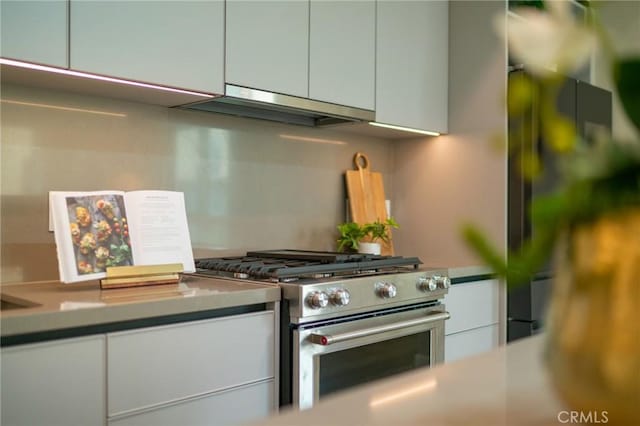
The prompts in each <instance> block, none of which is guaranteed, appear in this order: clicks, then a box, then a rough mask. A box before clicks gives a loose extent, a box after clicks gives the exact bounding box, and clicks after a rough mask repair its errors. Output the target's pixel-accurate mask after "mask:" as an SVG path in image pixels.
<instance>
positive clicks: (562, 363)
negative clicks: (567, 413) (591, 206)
mask: <svg viewBox="0 0 640 426" xmlns="http://www.w3.org/2000/svg"><path fill="white" fill-rule="evenodd" d="M557 254H558V256H557V259H558V262H557V264H556V277H555V278H554V286H553V291H552V297H551V301H550V306H549V310H548V319H547V330H548V333H547V342H546V348H545V356H546V362H547V366H548V369H549V372H550V374H551V381H552V383H553V386H554V387H555V389H556V391H557V392H558V394H559V396H560V398H561V399H562V400H563V401H564V402H565V404H566V405H567V407H568V408H569V409H570V410H571V411H572V412H577V414H576V418H579V419H581V421H582V422H585V423H609V424H621V425H631V424H635V425H640V316H639V315H640V208H634V209H627V210H621V211H616V212H612V213H609V214H607V215H605V216H603V217H601V218H599V219H598V220H596V221H594V222H590V223H587V224H583V225H580V226H577V227H575V228H574V229H573V230H571V232H569V233H568V234H567V235H566V238H564V239H563V242H562V243H561V245H560V246H559V247H558V253H557Z"/></svg>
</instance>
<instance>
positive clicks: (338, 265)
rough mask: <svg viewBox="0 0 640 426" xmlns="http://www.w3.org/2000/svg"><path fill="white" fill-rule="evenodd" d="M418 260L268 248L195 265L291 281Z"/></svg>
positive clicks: (413, 264) (408, 265)
mask: <svg viewBox="0 0 640 426" xmlns="http://www.w3.org/2000/svg"><path fill="white" fill-rule="evenodd" d="M421 263H422V262H421V261H420V259H418V258H417V257H401V256H380V255H372V254H359V253H354V254H350V253H333V252H318V251H304V250H269V251H252V252H247V255H246V256H233V257H220V258H204V259H197V260H196V268H197V269H198V270H199V272H201V273H206V274H208V275H216V274H219V275H223V276H227V275H228V276H232V277H234V278H240V279H250V278H255V279H269V280H272V281H286V282H290V281H295V280H298V279H301V278H314V279H322V278H329V277H333V276H343V275H363V274H375V273H392V272H398V271H402V270H406V269H417V268H418V266H419V265H420V264H421Z"/></svg>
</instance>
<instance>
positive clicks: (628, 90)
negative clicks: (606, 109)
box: [613, 57, 640, 131]
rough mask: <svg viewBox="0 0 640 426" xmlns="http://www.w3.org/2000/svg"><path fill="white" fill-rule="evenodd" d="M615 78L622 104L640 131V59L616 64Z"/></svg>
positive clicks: (621, 60) (625, 60)
mask: <svg viewBox="0 0 640 426" xmlns="http://www.w3.org/2000/svg"><path fill="white" fill-rule="evenodd" d="M613 76H614V80H615V84H616V89H617V91H618V95H619V96H620V102H621V103H622V106H623V107H624V110H625V112H626V113H627V116H628V117H629V119H630V120H631V121H632V122H633V124H634V125H635V126H636V129H638V130H639V131H640V58H638V57H632V58H623V59H619V60H618V61H616V62H615V63H614V70H613Z"/></svg>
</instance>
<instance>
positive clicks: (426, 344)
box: [319, 332, 431, 397]
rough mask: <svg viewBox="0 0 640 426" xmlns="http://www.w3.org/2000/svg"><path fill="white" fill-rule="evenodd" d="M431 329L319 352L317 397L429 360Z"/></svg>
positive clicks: (399, 371)
mask: <svg viewBox="0 0 640 426" xmlns="http://www.w3.org/2000/svg"><path fill="white" fill-rule="evenodd" d="M430 341H431V334H430V332H424V333H418V334H412V335H409V336H404V337H399V338H397V339H391V340H385V341H383V342H378V343H372V344H370V345H365V346H359V347H356V348H352V349H347V350H344V351H338V352H332V353H328V354H324V355H321V356H320V360H319V361H320V369H319V370H320V371H319V374H320V397H322V396H324V395H328V394H330V393H332V392H336V391H340V390H344V389H348V388H350V387H353V386H356V385H359V384H363V383H367V382H370V381H372V380H377V379H382V378H384V377H388V376H392V375H394V374H398V373H403V372H405V371H409V370H413V369H415V368H418V367H425V366H429V365H430V364H431V362H430V361H431V360H430V354H431V348H430Z"/></svg>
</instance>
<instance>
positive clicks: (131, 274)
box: [100, 263, 183, 290]
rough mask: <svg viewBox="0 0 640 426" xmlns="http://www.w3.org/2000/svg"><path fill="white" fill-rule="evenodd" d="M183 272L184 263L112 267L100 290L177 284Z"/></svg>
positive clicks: (102, 280) (102, 281) (108, 270)
mask: <svg viewBox="0 0 640 426" xmlns="http://www.w3.org/2000/svg"><path fill="white" fill-rule="evenodd" d="M182 272H183V268H182V263H169V264H164V265H141V266H111V267H108V268H107V277H106V278H103V279H101V280H100V288H102V289H103V290H104V289H109V288H123V287H140V286H145V285H157V284H177V283H178V282H179V281H180V274H181V273H182Z"/></svg>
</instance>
